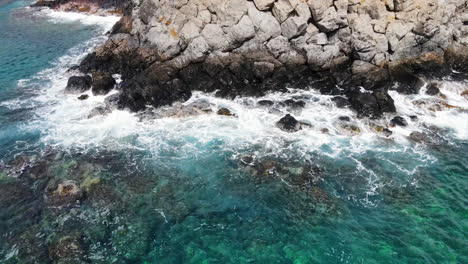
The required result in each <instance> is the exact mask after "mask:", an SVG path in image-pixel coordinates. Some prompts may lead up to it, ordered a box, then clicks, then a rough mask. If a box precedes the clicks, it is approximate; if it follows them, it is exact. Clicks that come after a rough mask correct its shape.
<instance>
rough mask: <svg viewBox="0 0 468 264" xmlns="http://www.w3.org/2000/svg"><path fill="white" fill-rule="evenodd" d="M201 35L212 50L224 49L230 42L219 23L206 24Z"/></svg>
mask: <svg viewBox="0 0 468 264" xmlns="http://www.w3.org/2000/svg"><path fill="white" fill-rule="evenodd" d="M201 36H202V37H203V38H204V39H205V41H206V43H208V45H209V46H210V47H211V48H212V49H213V50H224V49H226V48H227V47H228V46H229V44H230V43H229V40H228V37H227V35H226V34H225V33H224V31H223V30H222V29H221V27H220V26H219V25H215V24H208V25H206V26H205V28H204V29H203V31H202V32H201Z"/></svg>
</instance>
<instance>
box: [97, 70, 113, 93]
mask: <svg viewBox="0 0 468 264" xmlns="http://www.w3.org/2000/svg"><path fill="white" fill-rule="evenodd" d="M114 85H115V80H114V78H113V77H112V75H111V74H110V73H106V72H93V88H92V91H93V94H94V95H105V94H107V93H108V92H109V91H110V90H112V88H114Z"/></svg>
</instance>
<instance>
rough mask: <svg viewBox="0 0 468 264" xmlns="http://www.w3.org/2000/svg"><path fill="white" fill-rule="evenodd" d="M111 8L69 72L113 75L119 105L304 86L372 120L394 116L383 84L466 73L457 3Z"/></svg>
mask: <svg viewBox="0 0 468 264" xmlns="http://www.w3.org/2000/svg"><path fill="white" fill-rule="evenodd" d="M106 3H110V2H106ZM111 4H112V3H111ZM114 4H118V5H119V6H121V7H123V8H122V13H123V17H122V19H121V20H120V22H118V23H117V24H116V25H115V26H114V28H113V29H112V31H111V32H110V37H109V40H108V41H107V42H106V43H105V44H104V45H103V46H101V47H98V48H97V49H96V50H95V51H94V52H93V53H91V54H89V55H88V56H87V57H86V58H85V59H84V60H83V61H82V62H81V65H79V71H80V72H81V74H93V73H95V72H102V73H106V74H120V75H121V76H122V82H121V83H120V85H119V86H118V89H119V90H120V93H119V98H118V99H117V100H116V101H117V106H118V108H120V109H129V110H131V111H141V110H144V109H145V108H146V107H147V106H148V105H150V106H153V107H161V106H165V105H170V104H172V103H174V102H180V101H186V100H188V99H189V98H190V96H191V92H192V91H204V92H214V91H216V95H217V96H220V97H227V98H234V97H236V96H261V95H263V94H265V92H267V91H286V88H289V87H294V88H304V89H307V88H311V87H312V88H314V89H319V90H320V92H321V93H323V94H329V95H335V96H337V97H335V99H334V101H336V103H337V104H338V105H342V106H348V105H349V106H351V107H352V108H353V109H354V110H356V111H357V113H358V116H360V117H370V118H379V117H381V116H382V115H383V113H385V112H395V106H394V104H393V100H392V98H391V97H390V96H389V95H388V93H387V92H388V90H389V89H396V90H397V91H398V92H401V93H405V94H412V93H417V92H419V89H420V88H421V87H422V86H423V85H424V81H423V80H422V77H426V78H428V79H431V78H434V77H438V76H447V75H450V74H453V71H452V70H456V71H457V72H464V71H465V70H466V66H465V65H466V64H465V61H466V60H467V55H468V7H467V3H466V1H459V0H429V1H421V0H395V1H388V0H367V1H357V0H349V1H348V0H321V1H300V0H279V1H273V0H263V1H262V0H255V1H247V0H230V1H217V0H210V1H201V0H190V1H187V0H180V1H152V0H141V1H139V0H133V1H127V2H124V1H117V2H116V3H114Z"/></svg>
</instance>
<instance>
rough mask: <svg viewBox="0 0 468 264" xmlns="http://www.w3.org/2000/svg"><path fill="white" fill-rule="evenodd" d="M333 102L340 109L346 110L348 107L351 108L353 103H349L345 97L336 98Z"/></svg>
mask: <svg viewBox="0 0 468 264" xmlns="http://www.w3.org/2000/svg"><path fill="white" fill-rule="evenodd" d="M331 100H332V102H334V103H335V105H336V106H337V107H339V108H344V107H347V106H350V105H351V103H350V102H349V100H348V99H346V98H344V97H343V96H335V97H333V98H332V99H331Z"/></svg>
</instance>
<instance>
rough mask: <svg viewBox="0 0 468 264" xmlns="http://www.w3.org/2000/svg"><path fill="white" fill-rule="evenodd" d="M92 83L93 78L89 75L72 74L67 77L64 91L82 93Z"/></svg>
mask: <svg viewBox="0 0 468 264" xmlns="http://www.w3.org/2000/svg"><path fill="white" fill-rule="evenodd" d="M92 83H93V79H92V78H91V76H88V75H85V76H72V77H70V78H69V79H68V83H67V87H65V92H66V93H71V94H78V93H83V92H86V91H87V90H89V89H90V88H91V85H92Z"/></svg>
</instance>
